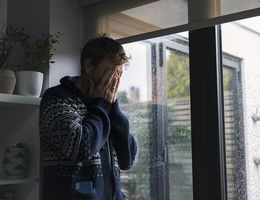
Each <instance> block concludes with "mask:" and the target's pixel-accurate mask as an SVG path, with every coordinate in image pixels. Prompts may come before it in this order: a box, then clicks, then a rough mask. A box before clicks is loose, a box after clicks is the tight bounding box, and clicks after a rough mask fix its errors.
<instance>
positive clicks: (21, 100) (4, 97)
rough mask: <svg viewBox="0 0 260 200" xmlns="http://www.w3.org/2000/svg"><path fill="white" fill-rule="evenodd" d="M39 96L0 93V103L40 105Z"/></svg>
mask: <svg viewBox="0 0 260 200" xmlns="http://www.w3.org/2000/svg"><path fill="white" fill-rule="evenodd" d="M40 101H41V98H40V97H32V96H23V95H16V94H4V93H0V104H4V105H6V104H27V105H40Z"/></svg>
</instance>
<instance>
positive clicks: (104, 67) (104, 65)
mask: <svg viewBox="0 0 260 200" xmlns="http://www.w3.org/2000/svg"><path fill="white" fill-rule="evenodd" d="M109 69H113V70H115V71H116V70H118V72H121V71H122V70H123V65H116V64H115V63H114V62H112V61H111V60H107V59H105V60H103V61H102V62H100V63H99V64H98V65H97V66H96V67H93V68H92V70H91V71H90V73H89V75H90V76H91V77H92V78H93V79H94V81H95V84H98V83H99V82H100V79H101V77H102V76H103V75H104V74H105V72H107V71H108V70H109Z"/></svg>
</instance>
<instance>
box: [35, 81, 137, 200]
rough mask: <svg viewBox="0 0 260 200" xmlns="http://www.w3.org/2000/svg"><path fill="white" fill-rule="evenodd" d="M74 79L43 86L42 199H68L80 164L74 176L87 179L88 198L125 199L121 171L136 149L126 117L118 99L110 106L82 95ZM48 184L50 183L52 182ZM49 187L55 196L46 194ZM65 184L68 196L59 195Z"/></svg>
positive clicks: (106, 102) (41, 123)
mask: <svg viewBox="0 0 260 200" xmlns="http://www.w3.org/2000/svg"><path fill="white" fill-rule="evenodd" d="M76 78H78V77H69V76H66V77H64V78H62V79H61V80H60V82H61V84H60V85H58V86H55V87H52V88H49V89H47V90H46V92H45V93H44V95H43V97H42V100H41V105H40V119H39V126H40V144H41V168H42V174H43V183H42V185H43V191H42V192H43V196H44V198H43V200H45V199H47V198H48V199H57V198H60V199H62V198H63V199H64V198H66V197H67V198H68V199H72V198H69V197H68V196H70V195H71V194H70V188H71V187H72V182H73V180H74V179H75V175H76V173H77V170H79V164H81V165H82V167H81V168H80V170H79V173H78V174H77V180H89V181H91V182H92V183H93V186H94V189H95V192H96V194H95V195H90V197H89V198H87V199H100V200H101V199H102V200H103V199H109V200H110V199H124V197H123V194H122V193H121V189H120V169H129V168H130V167H131V166H132V164H133V161H134V158H135V155H136V151H137V147H136V142H135V140H134V138H133V136H132V135H131V134H130V133H129V123H128V120H127V118H126V117H125V115H124V114H123V113H122V112H121V111H120V109H119V106H118V102H117V101H116V102H115V103H112V104H111V103H110V102H108V101H106V100H105V99H102V98H95V99H92V100H88V99H86V98H85V97H84V96H83V95H82V93H81V92H80V90H79V89H78V88H77V87H76V86H75V85H74V83H73V82H74V81H75V80H76ZM52 182H53V183H55V185H53V186H51V183H52ZM57 183H58V184H57ZM59 183H60V184H59ZM64 184H67V185H64ZM53 187H56V190H55V191H56V192H55V193H56V195H57V196H56V197H55V198H54V197H53V198H52V197H51V195H53V194H50V193H53V192H52V191H51V190H53ZM59 187H60V188H59ZM62 187H63V188H62ZM64 188H68V191H66V192H67V194H66V192H63V193H64V194H58V193H59V192H58V191H64ZM65 194H66V195H65ZM62 195H64V197H62Z"/></svg>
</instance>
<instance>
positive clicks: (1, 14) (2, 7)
mask: <svg viewBox="0 0 260 200" xmlns="http://www.w3.org/2000/svg"><path fill="white" fill-rule="evenodd" d="M6 20H7V0H0V28H1V27H2V25H3V24H6Z"/></svg>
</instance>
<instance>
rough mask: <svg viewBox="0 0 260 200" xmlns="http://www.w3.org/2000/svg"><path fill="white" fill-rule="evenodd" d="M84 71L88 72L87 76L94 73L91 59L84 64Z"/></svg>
mask: <svg viewBox="0 0 260 200" xmlns="http://www.w3.org/2000/svg"><path fill="white" fill-rule="evenodd" d="M83 67H84V71H85V72H86V74H90V73H91V72H92V71H93V65H92V64H91V62H90V59H89V58H87V59H86V60H85V62H84V66H83Z"/></svg>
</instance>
